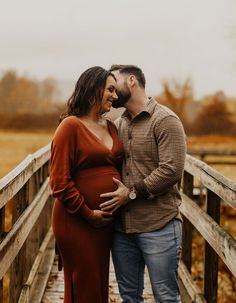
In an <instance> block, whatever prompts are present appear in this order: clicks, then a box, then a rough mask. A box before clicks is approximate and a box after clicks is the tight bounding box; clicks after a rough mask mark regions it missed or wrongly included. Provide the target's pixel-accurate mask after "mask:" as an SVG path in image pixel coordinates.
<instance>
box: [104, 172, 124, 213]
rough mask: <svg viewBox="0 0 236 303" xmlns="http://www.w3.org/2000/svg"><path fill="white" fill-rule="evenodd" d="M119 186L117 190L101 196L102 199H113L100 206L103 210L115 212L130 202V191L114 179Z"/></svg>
mask: <svg viewBox="0 0 236 303" xmlns="http://www.w3.org/2000/svg"><path fill="white" fill-rule="evenodd" d="M113 180H114V182H115V183H116V184H117V190H115V191H113V192H110V193H104V194H101V195H100V197H101V198H111V199H110V200H108V201H106V202H104V203H102V204H100V205H99V206H100V207H101V210H103V211H110V212H112V213H113V212H114V211H116V210H117V209H118V208H119V207H121V206H122V205H125V204H126V203H128V201H129V198H128V197H129V189H128V188H127V187H126V186H125V185H124V184H123V183H122V182H121V181H120V180H118V179H116V178H113Z"/></svg>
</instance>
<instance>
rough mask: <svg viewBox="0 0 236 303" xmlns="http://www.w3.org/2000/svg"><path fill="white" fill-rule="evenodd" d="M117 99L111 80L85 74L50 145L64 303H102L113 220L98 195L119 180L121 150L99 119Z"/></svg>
mask: <svg viewBox="0 0 236 303" xmlns="http://www.w3.org/2000/svg"><path fill="white" fill-rule="evenodd" d="M116 99H117V95H116V79H115V77H114V76H113V75H112V74H111V73H110V72H108V71H106V70H105V69H103V68H101V67H97V66H95V67H92V68H89V69H88V70H86V71H85V72H84V73H82V75H81V76H80V78H79V79H78V81H77V83H76V86H75V90H74V92H73V94H72V96H71V97H70V99H69V100H68V103H67V111H66V113H64V115H63V116H62V117H61V123H60V124H59V126H58V128H57V130H56V132H55V135H54V138H53V142H52V148H51V152H52V153H51V170H50V183H51V189H52V193H53V196H54V197H55V198H56V200H55V203H54V207H53V214H52V226H53V231H54V235H55V238H56V243H57V248H58V250H59V254H60V257H61V259H62V266H63V270H64V285H65V295H64V302H65V303H72V302H73V303H107V302H108V286H109V281H108V278H109V253H110V248H111V240H112V232H113V216H114V214H112V213H110V212H105V211H101V210H100V208H99V204H101V203H102V202H104V198H103V199H102V198H100V194H101V193H104V192H110V191H114V190H115V189H116V188H117V186H116V185H115V183H114V181H113V177H115V178H116V179H120V174H119V170H120V167H121V162H122V157H123V148H122V144H121V142H120V141H119V138H118V136H117V132H116V128H115V126H114V125H113V123H112V122H110V121H109V120H107V119H105V118H104V117H103V116H102V115H103V114H104V113H106V112H108V111H109V110H110V108H111V105H112V102H113V101H114V100H116Z"/></svg>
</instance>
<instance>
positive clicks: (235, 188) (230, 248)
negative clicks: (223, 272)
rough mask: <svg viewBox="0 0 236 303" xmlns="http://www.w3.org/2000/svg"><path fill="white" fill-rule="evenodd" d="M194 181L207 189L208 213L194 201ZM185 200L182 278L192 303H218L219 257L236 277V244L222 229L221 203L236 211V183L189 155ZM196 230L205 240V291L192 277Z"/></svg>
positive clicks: (184, 181) (182, 205)
mask: <svg viewBox="0 0 236 303" xmlns="http://www.w3.org/2000/svg"><path fill="white" fill-rule="evenodd" d="M195 179H197V180H198V181H200V182H201V186H204V187H205V189H206V196H205V203H206V205H205V209H206V210H205V211H204V210H203V208H202V207H200V206H199V205H198V204H197V203H196V201H194V200H193V189H194V183H195ZM182 198H183V203H182V204H181V206H180V210H181V213H182V214H183V216H184V224H183V249H182V261H181V262H180V268H179V273H180V278H181V280H182V281H183V283H184V285H185V287H186V289H187V291H188V293H189V295H190V298H191V300H192V301H193V302H208V303H213V302H217V287H218V281H217V278H218V258H219V257H220V258H221V259H222V261H223V262H224V263H225V264H226V266H227V267H228V268H229V270H230V271H231V273H232V274H233V275H234V276H236V241H235V239H234V238H233V237H232V236H231V235H230V234H229V233H227V232H226V231H225V230H224V229H223V228H222V227H221V226H220V225H219V222H220V207H221V201H224V202H225V203H226V204H227V205H228V206H229V207H231V208H233V209H236V183H235V182H232V181H231V180H229V179H227V178H226V177H224V176H223V175H221V174H220V173H218V172H217V171H215V170H214V169H212V168H211V167H209V166H208V165H207V164H206V163H203V162H202V161H200V160H197V159H195V158H193V157H192V156H189V155H187V158H186V163H185V171H184V177H183V193H182ZM193 228H196V229H197V230H198V231H199V233H200V234H201V235H202V237H203V238H204V239H205V251H204V258H203V259H204V287H203V290H200V289H199V288H198V287H197V286H196V285H195V284H194V283H193V279H192V277H191V274H190V273H191V265H192V234H193V233H192V231H193Z"/></svg>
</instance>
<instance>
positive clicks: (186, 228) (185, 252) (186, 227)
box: [181, 171, 193, 272]
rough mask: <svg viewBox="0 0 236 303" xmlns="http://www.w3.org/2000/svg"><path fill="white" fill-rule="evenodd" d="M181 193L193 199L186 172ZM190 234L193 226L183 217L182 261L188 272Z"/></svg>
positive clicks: (190, 184)
mask: <svg viewBox="0 0 236 303" xmlns="http://www.w3.org/2000/svg"><path fill="white" fill-rule="evenodd" d="M183 192H184V193H185V194H186V195H187V196H188V197H189V198H190V199H192V198H193V176H192V175H191V174H189V173H188V172H186V171H185V172H184V176H183ZM192 232H193V225H192V224H191V223H190V222H189V220H188V219H187V218H185V217H183V237H182V243H183V244H182V256H181V258H182V260H183V262H184V263H185V265H186V267H187V269H188V270H189V272H191V266H192Z"/></svg>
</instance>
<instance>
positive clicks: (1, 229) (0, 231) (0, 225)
mask: <svg viewBox="0 0 236 303" xmlns="http://www.w3.org/2000/svg"><path fill="white" fill-rule="evenodd" d="M4 233H5V206H3V208H1V209H0V241H1V240H2V237H3V235H4ZM0 303H3V279H1V280H0Z"/></svg>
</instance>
